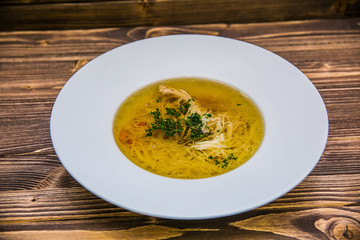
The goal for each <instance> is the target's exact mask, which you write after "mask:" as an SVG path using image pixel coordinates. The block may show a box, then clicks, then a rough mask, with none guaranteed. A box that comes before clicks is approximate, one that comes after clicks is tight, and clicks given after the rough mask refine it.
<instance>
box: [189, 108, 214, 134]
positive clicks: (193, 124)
mask: <svg viewBox="0 0 360 240" xmlns="http://www.w3.org/2000/svg"><path fill="white" fill-rule="evenodd" d="M185 124H186V126H187V127H189V128H190V139H191V140H194V139H199V138H204V137H206V136H209V135H210V132H207V133H205V132H203V130H202V127H203V126H204V123H203V122H202V120H201V115H200V114H198V113H196V112H195V113H193V114H191V115H190V116H188V117H187V119H186V120H185Z"/></svg>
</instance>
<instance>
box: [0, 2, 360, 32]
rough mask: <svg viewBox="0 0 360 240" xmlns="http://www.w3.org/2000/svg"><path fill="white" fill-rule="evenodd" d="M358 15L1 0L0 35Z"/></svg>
mask: <svg viewBox="0 0 360 240" xmlns="http://www.w3.org/2000/svg"><path fill="white" fill-rule="evenodd" d="M359 15H360V1H359V0H316V1H314V0H301V1H300V0H276V1H269V0H256V1H253V0H196V1H194V0H126V1H125V0H2V1H0V31H4V30H5V31H8V30H39V29H48V30H49V29H50V30H53V29H80V28H101V27H124V26H127V27H129V26H144V25H147V26H162V25H184V24H204V23H207V24H208V23H248V22H268V21H283V20H304V19H314V18H322V19H324V18H327V19H329V18H344V17H349V16H350V17H351V16H359Z"/></svg>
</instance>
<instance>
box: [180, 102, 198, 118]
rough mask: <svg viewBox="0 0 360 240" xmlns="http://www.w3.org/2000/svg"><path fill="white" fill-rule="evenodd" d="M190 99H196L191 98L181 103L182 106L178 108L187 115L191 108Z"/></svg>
mask: <svg viewBox="0 0 360 240" xmlns="http://www.w3.org/2000/svg"><path fill="white" fill-rule="evenodd" d="M190 101H195V100H194V99H189V100H187V101H186V102H185V103H181V104H180V107H179V108H178V109H179V111H180V112H181V113H182V114H184V115H185V114H186V113H187V111H188V110H189V108H190V106H191V104H190Z"/></svg>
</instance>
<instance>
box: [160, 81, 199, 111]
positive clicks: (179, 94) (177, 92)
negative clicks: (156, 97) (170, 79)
mask: <svg viewBox="0 0 360 240" xmlns="http://www.w3.org/2000/svg"><path fill="white" fill-rule="evenodd" d="M159 92H160V93H161V94H162V95H164V96H171V97H175V98H179V99H181V100H182V101H183V102H187V101H189V100H191V99H192V97H191V96H190V95H189V94H188V93H187V92H186V91H184V90H182V89H176V88H173V87H170V86H166V85H160V86H159ZM194 112H197V113H199V114H201V115H202V114H204V113H205V111H204V110H203V109H201V108H200V107H199V105H198V104H196V103H195V102H191V105H190V109H189V111H188V114H192V113H194Z"/></svg>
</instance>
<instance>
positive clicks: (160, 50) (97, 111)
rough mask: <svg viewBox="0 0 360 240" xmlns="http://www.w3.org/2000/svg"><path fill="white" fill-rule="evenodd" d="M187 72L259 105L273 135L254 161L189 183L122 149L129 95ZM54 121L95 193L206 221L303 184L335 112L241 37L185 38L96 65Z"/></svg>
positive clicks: (61, 142)
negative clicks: (121, 117)
mask: <svg viewBox="0 0 360 240" xmlns="http://www.w3.org/2000/svg"><path fill="white" fill-rule="evenodd" d="M184 76H189V77H190V76H191V77H203V78H208V79H216V80H219V81H223V82H225V83H228V84H231V85H233V86H235V87H237V88H239V89H241V90H243V91H244V92H245V93H247V94H248V95H250V97H251V98H252V99H253V100H254V101H255V102H256V103H257V104H258V106H259V107H260V109H261V111H262V113H263V116H264V119H265V125H266V131H265V137H264V140H263V143H262V145H261V147H260V149H259V150H258V152H257V153H256V154H255V155H254V156H253V157H252V158H251V159H250V160H249V161H248V162H247V163H245V164H244V165H242V166H240V167H239V168H237V169H235V170H233V171H231V172H229V173H226V174H223V175H220V176H216V177H212V178H206V179H197V180H181V179H172V178H167V177H162V176H158V175H156V174H152V173H150V172H147V171H145V170H143V169H141V168H139V167H138V166H136V165H134V164H133V163H132V162H130V161H129V160H128V159H127V158H125V157H124V155H123V154H122V153H121V152H120V150H119V149H118V147H117V145H116V143H115V141H114V137H113V134H112V124H113V118H114V114H115V112H116V110H117V108H118V107H119V105H120V104H121V103H122V101H123V100H124V99H125V98H126V97H128V96H129V95H130V94H131V93H133V92H134V91H136V90H137V89H139V88H141V87H143V86H145V85H147V84H149V83H152V82H154V81H158V80H163V79H167V78H173V77H184ZM209 94H211V93H209ZM50 128H51V138H52V141H53V145H54V148H55V150H56V153H57V155H58V156H59V158H60V160H61V162H62V164H63V165H64V167H65V168H66V169H67V170H68V172H69V173H70V174H71V175H72V176H73V177H74V178H75V179H76V180H77V181H78V182H79V183H80V184H82V185H83V186H84V187H85V188H87V189H88V190H89V191H91V192H92V193H94V194H95V195H97V196H99V197H101V198H103V199H105V200H106V201H109V202H111V203H113V204H115V205H117V206H120V207H123V208H125V209H128V210H131V211H134V212H138V213H142V214H146V215H151V216H157V217H164V218H172V219H205V218H215V217H222V216H228V215H232V214H237V213H241V212H245V211H248V210H251V209H254V208H256V207H259V206H262V205H264V204H267V203H269V202H271V201H273V200H274V199H276V198H278V197H280V196H282V195H283V194H285V193H287V192H288V191H290V190H291V189H292V188H294V187H295V186H296V185H297V184H299V183H300V182H301V181H302V180H303V179H304V178H305V177H306V176H307V175H308V174H309V173H310V172H311V171H312V169H313V168H314V167H315V165H316V164H317V162H318V160H319V159H320V157H321V154H322V152H323V150H324V148H325V145H326V140H327V134H328V118H327V112H326V108H325V105H324V103H323V101H322V98H321V96H320V94H319V93H318V91H317V90H316V88H315V87H314V86H313V84H312V83H311V82H310V81H309V79H308V78H307V77H306V76H305V75H304V74H303V73H302V72H301V71H299V70H298V69H297V68H296V67H294V66H293V65H292V64H290V63H289V62H287V61H286V60H284V59H283V58H281V57H279V56H277V55H275V54H273V53H271V52H269V51H267V50H265V49H262V48H260V47H257V46H254V45H251V44H248V43H245V42H242V41H238V40H233V39H228V38H223V37H213V36H204V35H175V36H165V37H157V38H151V39H146V40H141V41H137V42H133V43H130V44H126V45H124V46H121V47H118V48H115V49H113V50H111V51H109V52H107V53H105V54H103V55H101V56H99V57H97V58H95V59H94V60H92V61H91V62H89V63H88V64H86V65H85V66H84V67H83V68H81V69H80V70H79V71H78V72H77V73H76V74H74V75H73V76H72V77H71V78H70V80H69V81H68V82H67V83H66V85H65V86H64V87H63V89H62V90H61V92H60V94H59V96H58V97H57V99H56V102H55V104H54V107H53V110H52V114H51V122H50Z"/></svg>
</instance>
